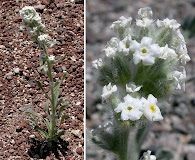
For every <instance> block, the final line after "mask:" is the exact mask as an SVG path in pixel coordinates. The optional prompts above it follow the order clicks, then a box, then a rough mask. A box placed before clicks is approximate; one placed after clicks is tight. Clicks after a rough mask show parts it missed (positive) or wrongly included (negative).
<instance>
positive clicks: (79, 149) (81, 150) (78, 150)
mask: <svg viewBox="0 0 195 160" xmlns="http://www.w3.org/2000/svg"><path fill="white" fill-rule="evenodd" d="M76 152H77V153H78V154H79V155H81V154H82V153H83V149H82V147H79V148H77V149H76Z"/></svg>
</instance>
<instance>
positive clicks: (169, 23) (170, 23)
mask: <svg viewBox="0 0 195 160" xmlns="http://www.w3.org/2000/svg"><path fill="white" fill-rule="evenodd" d="M156 24H157V26H158V27H163V26H164V27H166V28H170V29H173V30H176V29H178V28H179V27H180V24H179V23H177V21H176V20H175V19H168V18H166V19H164V20H163V21H161V20H159V19H158V20H157V22H156Z"/></svg>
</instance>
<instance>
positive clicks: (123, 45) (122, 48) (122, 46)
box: [118, 35, 132, 55]
mask: <svg viewBox="0 0 195 160" xmlns="http://www.w3.org/2000/svg"><path fill="white" fill-rule="evenodd" d="M131 41H132V39H131V36H130V35H128V36H127V37H125V38H124V39H123V40H122V41H120V42H119V45H118V51H119V52H123V53H124V54H125V55H128V54H129V47H130V43H131Z"/></svg>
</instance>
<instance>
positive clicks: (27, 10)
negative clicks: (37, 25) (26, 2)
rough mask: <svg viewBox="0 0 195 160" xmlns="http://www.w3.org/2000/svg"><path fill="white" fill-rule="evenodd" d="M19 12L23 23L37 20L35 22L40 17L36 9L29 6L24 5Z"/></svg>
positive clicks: (39, 19) (38, 20)
mask: <svg viewBox="0 0 195 160" xmlns="http://www.w3.org/2000/svg"><path fill="white" fill-rule="evenodd" d="M19 12H20V15H21V16H22V19H23V21H24V22H25V23H32V22H33V21H37V22H40V21H41V17H40V16H39V14H38V13H37V12H36V10H35V9H34V8H33V7H31V6H25V7H24V8H22V9H21V10H20V11H19Z"/></svg>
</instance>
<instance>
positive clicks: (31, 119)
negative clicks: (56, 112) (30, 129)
mask: <svg viewBox="0 0 195 160" xmlns="http://www.w3.org/2000/svg"><path fill="white" fill-rule="evenodd" d="M30 122H31V123H32V124H33V125H34V126H38V124H37V122H36V121H35V119H34V118H32V117H31V118H30Z"/></svg>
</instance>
